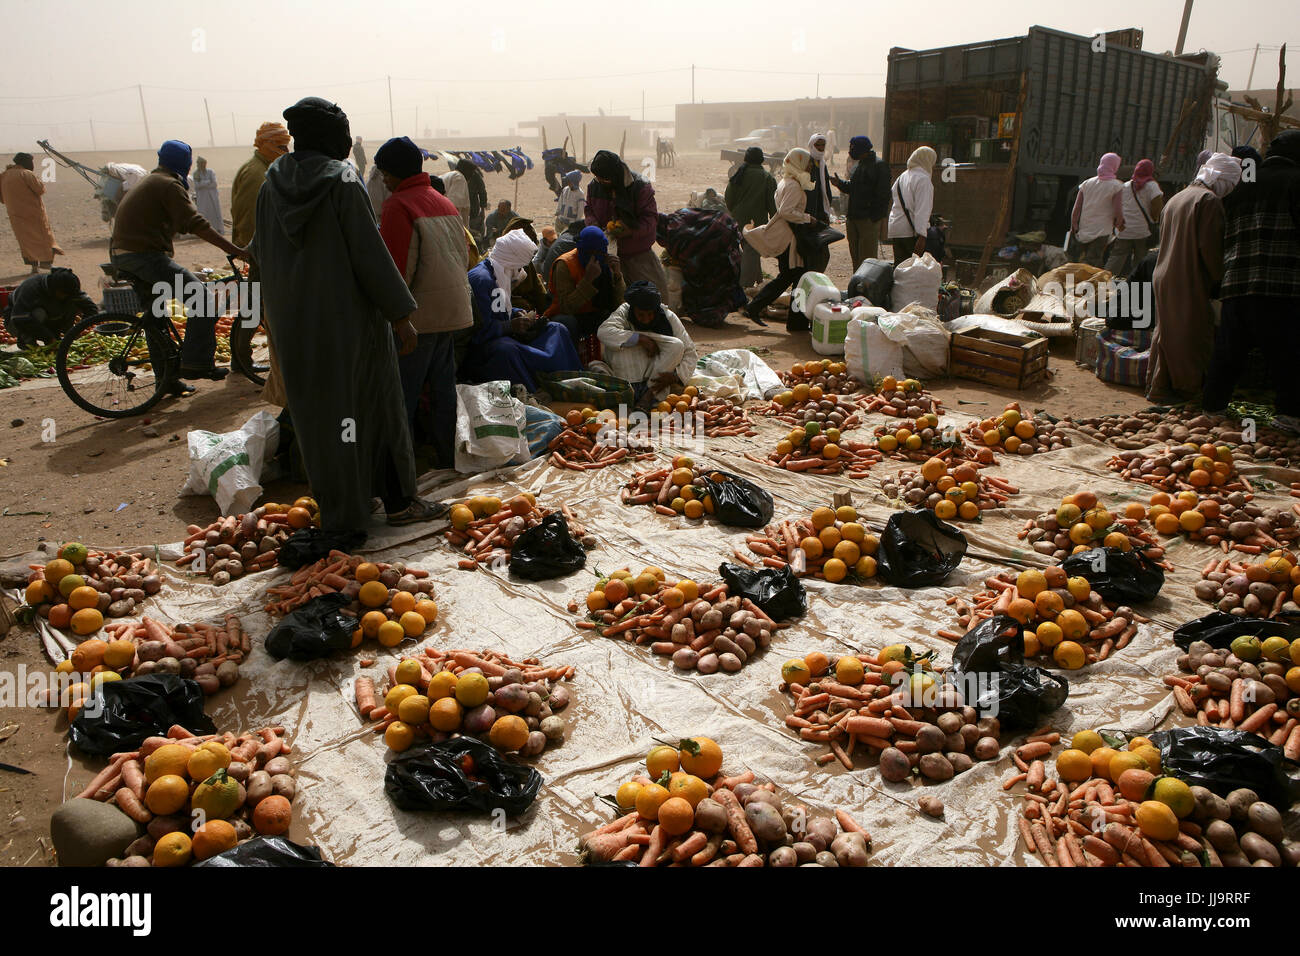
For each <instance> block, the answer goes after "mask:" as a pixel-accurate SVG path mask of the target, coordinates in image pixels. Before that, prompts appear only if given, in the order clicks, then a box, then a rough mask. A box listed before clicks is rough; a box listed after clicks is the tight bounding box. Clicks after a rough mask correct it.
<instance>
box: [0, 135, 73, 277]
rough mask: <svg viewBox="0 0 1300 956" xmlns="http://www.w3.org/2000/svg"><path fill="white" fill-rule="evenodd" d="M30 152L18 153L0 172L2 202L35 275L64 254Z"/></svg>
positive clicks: (19, 244)
mask: <svg viewBox="0 0 1300 956" xmlns="http://www.w3.org/2000/svg"><path fill="white" fill-rule="evenodd" d="M35 169H36V164H35V163H34V162H33V160H32V154H31V153H15V154H14V161H13V162H12V163H10V164H9V165H8V166H6V167H5V171H4V172H3V173H0V202H2V203H4V206H5V211H6V212H8V213H9V225H10V226H11V227H12V228H13V231H14V238H15V239H17V240H18V248H19V250H20V251H21V252H22V255H23V262H25V263H27V264H28V265H30V266H31V267H32V275H36V273H37V272H39V271H40V270H41V269H48V268H50V267H51V266H52V265H53V264H54V257H55V256H61V255H63V250H62V249H60V248H59V247H58V246H57V245H56V244H55V242H54V231H53V230H52V229H51V228H50V219H49V217H48V216H47V215H46V214H45V200H44V199H42V198H41V197H42V196H44V195H45V184H44V183H43V182H41V180H40V177H38V176H37V175H36V172H35Z"/></svg>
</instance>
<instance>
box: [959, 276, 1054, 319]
mask: <svg viewBox="0 0 1300 956" xmlns="http://www.w3.org/2000/svg"><path fill="white" fill-rule="evenodd" d="M1003 289H1009V290H1012V291H1016V290H1019V291H1020V295H1019V296H1018V298H1019V299H1020V300H1021V302H1022V304H1021V306H1020V308H1015V309H1009V310H1007V311H1002V312H1000V311H998V310H997V309H995V308H994V307H993V305H994V300H995V299H996V298H997V296H998V293H999V292H1001V291H1002V290H1003ZM1037 294H1038V285H1037V283H1036V282H1035V281H1034V274H1033V273H1032V272H1030V271H1029V270H1028V269H1017V270H1016V271H1015V272H1013V273H1011V275H1009V276H1007V277H1006V278H1005V279H1003V280H1002V281H1001V282H999V283H997V284H996V285H993V286H991V287H990V288H988V289H986V290H985V292H984V294H983V295H981V296H980V297H979V298H978V299H976V300H975V307H974V308H973V309H971V311H972V312H975V313H979V314H982V315H1001V316H1005V317H1007V318H1010V317H1011V316H1013V315H1015V314H1016V313H1018V312H1019V311H1020V310H1021V309H1027V308H1029V303H1030V301H1031V300H1032V299H1033V298H1034V296H1036V295H1037Z"/></svg>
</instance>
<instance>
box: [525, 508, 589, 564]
mask: <svg viewBox="0 0 1300 956" xmlns="http://www.w3.org/2000/svg"><path fill="white" fill-rule="evenodd" d="M586 564H587V552H586V551H585V550H583V547H582V542H580V541H578V540H577V539H576V538H574V537H573V535H572V534H570V533H569V522H567V521H565V520H564V515H563V514H561V513H560V512H558V511H553V512H551V513H550V514H548V515H547V516H546V517H545V518H543V519H542V523H541V524H538V525H533V527H531V528H529V529H528V530H527V531H525V532H523V533H522V534H521V535H519V537H517V538H515V544H514V547H513V548H511V549H510V572H511V573H512V574H517V575H519V576H520V577H521V578H525V579H526V580H529V581H544V580H546V579H547V578H562V577H564V576H565V575H566V574H572V573H573V572H574V571H580V570H582V568H583V567H584V566H585V565H586Z"/></svg>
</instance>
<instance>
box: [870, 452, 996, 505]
mask: <svg viewBox="0 0 1300 956" xmlns="http://www.w3.org/2000/svg"><path fill="white" fill-rule="evenodd" d="M978 469H979V466H978V465H976V464H973V463H971V462H962V463H960V464H958V465H955V466H953V467H951V468H950V467H949V464H948V462H947V461H945V460H944V459H943V458H939V457H937V456H936V457H933V458H929V459H927V460H926V461H925V462H924V463H923V464H922V465H921V467H920V469H919V471H903V472H899V473H898V474H897V475H895V476H893V477H892V478H890V479H886V480H885V481H883V482H881V490H882V491H883V492H884V493H885V496H886V497H887V498H891V499H899V498H901V499H902V500H904V501H905V502H907V503H908V504H909V505H914V506H915V505H920V506H922V507H925V508H928V509H929V510H931V511H933V512H934V515H935V517H936V518H941V519H942V520H944V521H953V520H956V519H961V520H962V521H977V520H979V518H980V515H981V514H982V513H983V512H985V511H987V510H989V509H990V508H1001V507H1003V505H1004V503H1005V502H1006V501H1007V499H1008V498H1009V497H1010V496H1011V495H1014V494H1016V493H1017V492H1018V490H1019V489H1017V488H1016V487H1015V486H1014V485H1011V484H1010V483H1008V482H1007V481H1006V480H1005V479H1002V478H997V477H994V476H992V475H983V474H980V472H979V470H978Z"/></svg>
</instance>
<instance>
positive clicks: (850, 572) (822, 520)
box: [735, 506, 880, 583]
mask: <svg viewBox="0 0 1300 956" xmlns="http://www.w3.org/2000/svg"><path fill="white" fill-rule="evenodd" d="M828 511H829V512H830V514H829V515H828V514H827V512H828ZM841 515H842V516H843V517H841ZM846 528H848V529H849V530H847V531H846V530H845V529H846ZM827 529H831V530H829V531H828V530H827ZM845 541H847V542H848V544H847V545H845V544H844V542H845ZM745 544H746V546H747V547H748V548H749V550H750V551H751V552H753V553H754V554H756V555H757V556H758V558H759V561H761V563H762V564H763V565H765V566H766V567H769V568H784V567H786V566H787V565H788V566H790V567H792V568H793V570H794V573H795V574H796V575H798V576H800V577H803V576H809V577H815V578H822V579H824V580H830V581H831V582H832V583H837V582H839V581H842V580H844V579H845V578H847V577H849V576H852V577H853V578H854V580H865V579H868V578H873V577H875V575H876V558H875V554H876V551H877V550H878V549H879V547H880V539H879V538H877V537H876V536H875V535H874V534H871V533H870V530H869V529H868V528H867V526H866V525H863V524H860V523H859V522H858V515H857V513H856V511H855V510H854V509H852V508H851V506H850V508H849V509H848V510H844V509H840V511H839V513H838V514H837V513H836V512H835V511H831V510H830V509H821V508H818V509H815V510H814V511H813V512H812V513H811V514H809V515H805V516H804V517H801V518H794V519H785V520H782V521H774V522H772V523H771V524H769V525H768V526H767V527H766V528H764V529H763V531H762V533H761V534H747V535H745ZM828 545H829V546H828ZM735 557H736V559H737V560H738V561H740V562H742V563H744V564H749V565H753V564H755V563H756V562H755V561H753V560H752V559H750V558H748V557H746V556H745V555H744V554H743V553H742V552H741V551H740V549H739V548H737V549H736V551H735ZM829 561H839V562H840V564H842V565H843V567H842V568H841V567H840V566H837V565H832V566H831V567H832V573H831V575H830V576H829V577H828V576H827V574H826V564H827V562H829ZM841 571H842V572H843V573H840V572H841Z"/></svg>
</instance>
